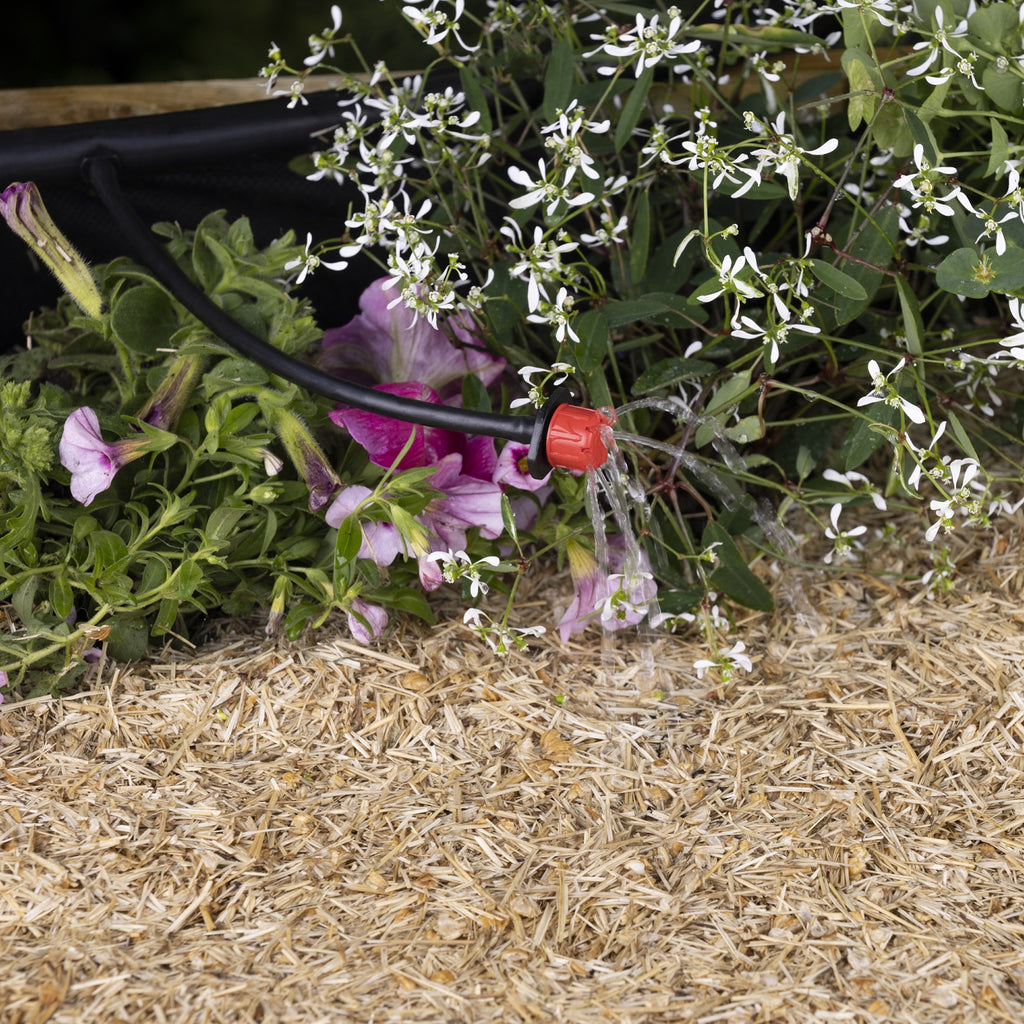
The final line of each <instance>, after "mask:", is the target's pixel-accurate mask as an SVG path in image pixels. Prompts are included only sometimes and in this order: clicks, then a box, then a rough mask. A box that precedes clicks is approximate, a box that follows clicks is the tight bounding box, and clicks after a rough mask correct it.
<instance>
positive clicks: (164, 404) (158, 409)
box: [139, 353, 203, 430]
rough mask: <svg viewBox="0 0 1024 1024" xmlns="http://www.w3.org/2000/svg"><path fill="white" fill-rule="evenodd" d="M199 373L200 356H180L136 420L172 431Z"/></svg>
mask: <svg viewBox="0 0 1024 1024" xmlns="http://www.w3.org/2000/svg"><path fill="white" fill-rule="evenodd" d="M202 370H203V359H202V356H199V355H196V354H194V353H185V354H182V355H179V356H178V358H177V359H175V360H174V362H173V363H172V364H171V368H170V370H168V371H167V376H166V377H165V378H164V379H163V382H162V383H161V385H160V387H158V388H157V389H156V391H154V392H153V394H152V395H151V396H150V399H149V401H148V402H147V403H146V404H145V405H144V406H143V407H142V409H141V410H140V411H139V419H140V420H145V421H146V422H147V423H148V424H149V425H150V426H151V427H156V428H157V429H158V430H174V428H175V426H176V425H177V423H178V419H179V418H180V416H181V414H182V412H183V410H184V408H185V406H186V404H187V403H188V399H189V396H190V395H191V394H192V389H193V388H194V387H195V385H196V382H197V381H198V380H199V375H200V374H201V373H202Z"/></svg>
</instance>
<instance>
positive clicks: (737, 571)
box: [701, 523, 775, 612]
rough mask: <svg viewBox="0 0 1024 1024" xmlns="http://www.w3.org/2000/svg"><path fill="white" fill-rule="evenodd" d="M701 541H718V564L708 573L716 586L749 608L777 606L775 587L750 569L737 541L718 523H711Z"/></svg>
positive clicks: (706, 543) (712, 542) (766, 608)
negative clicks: (761, 579) (773, 596)
mask: <svg viewBox="0 0 1024 1024" xmlns="http://www.w3.org/2000/svg"><path fill="white" fill-rule="evenodd" d="M701 543H702V544H703V546H704V547H705V548H707V547H709V546H710V545H712V544H716V545H717V547H716V548H715V556H716V557H717V559H718V566H717V567H716V568H715V570H714V572H712V573H711V574H710V575H709V577H708V579H709V581H710V583H711V585H712V586H713V587H714V588H715V589H716V590H720V591H721V592H722V593H723V594H725V595H726V596H727V597H729V598H731V599H732V600H733V601H735V602H736V603H737V604H741V605H743V606H744V607H745V608H753V609H755V610H756V611H760V612H770V611H771V610H772V608H774V607H775V602H774V601H773V600H772V595H771V591H769V589H768V588H767V587H766V586H765V585H764V584H763V583H762V582H761V581H760V580H759V579H758V578H757V577H756V576H755V575H754V574H753V573H752V572H751V571H750V566H748V565H747V563H746V560H745V559H744V557H743V555H742V554H741V553H740V549H739V548H738V547H736V543H735V541H733V539H732V537H730V536H729V534H728V533H727V532H726V531H725V530H724V529H722V527H721V526H719V525H718V523H708V525H707V526H706V527H705V528H704V536H703V539H702V541H701Z"/></svg>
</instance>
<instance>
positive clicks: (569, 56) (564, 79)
mask: <svg viewBox="0 0 1024 1024" xmlns="http://www.w3.org/2000/svg"><path fill="white" fill-rule="evenodd" d="M575 68H576V59H575V54H574V53H573V49H572V44H571V43H570V42H569V40H568V39H556V40H555V42H554V45H552V47H551V52H550V53H549V54H548V64H547V67H546V68H545V69H544V103H543V105H542V106H541V112H542V113H543V115H544V120H545V121H546V122H547V123H548V124H551V123H553V122H554V120H555V118H556V117H557V116H558V111H559V110H565V108H566V107H567V106H568V105H569V100H570V99H571V98H572V80H573V73H574V71H575ZM467 98H468V97H467Z"/></svg>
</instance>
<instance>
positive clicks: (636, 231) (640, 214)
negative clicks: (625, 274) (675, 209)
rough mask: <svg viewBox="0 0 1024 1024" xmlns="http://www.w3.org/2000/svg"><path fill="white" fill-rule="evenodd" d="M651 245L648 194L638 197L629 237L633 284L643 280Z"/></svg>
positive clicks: (630, 267) (630, 271)
mask: <svg viewBox="0 0 1024 1024" xmlns="http://www.w3.org/2000/svg"><path fill="white" fill-rule="evenodd" d="M650 245H651V201H650V199H649V198H648V196H647V193H646V192H641V193H640V195H639V196H638V197H637V201H636V209H635V210H634V211H633V217H632V232H631V234H630V237H629V277H630V280H631V281H632V282H633V284H636V283H637V282H638V281H641V280H643V277H644V273H645V272H646V270H647V254H648V252H649V250H650Z"/></svg>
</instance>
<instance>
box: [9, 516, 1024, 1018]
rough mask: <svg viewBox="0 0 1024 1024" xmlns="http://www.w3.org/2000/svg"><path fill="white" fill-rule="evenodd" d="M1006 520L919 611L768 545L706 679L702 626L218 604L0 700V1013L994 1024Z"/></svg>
mask: <svg viewBox="0 0 1024 1024" xmlns="http://www.w3.org/2000/svg"><path fill="white" fill-rule="evenodd" d="M897 526H898V528H899V533H898V535H899V536H911V535H917V536H919V535H920V528H919V526H918V525H917V524H916V522H915V523H910V522H909V521H908V522H906V523H902V524H900V523H897ZM1022 536H1024V521H1022V519H1021V517H1020V516H1017V517H1014V518H1012V519H1009V520H1003V521H1001V522H1000V523H999V524H998V525H997V527H996V528H995V529H993V530H991V531H988V532H981V533H974V534H968V533H964V535H963V536H961V535H960V534H954V535H953V536H951V537H950V538H948V541H947V543H948V544H949V545H950V547H951V551H952V557H953V558H954V559H955V560H956V561H957V562H958V563H959V564H960V565H961V566H962V571H961V576H960V578H959V580H958V583H957V589H956V591H955V592H954V593H953V594H952V595H949V596H947V597H943V598H938V599H935V600H931V599H928V598H927V597H925V595H924V593H923V591H922V590H921V588H920V587H919V586H918V585H917V584H916V583H915V584H913V585H908V586H906V588H905V589H904V586H903V585H901V584H900V583H899V582H896V581H894V580H895V579H896V578H895V577H893V576H882V575H880V574H879V573H877V572H873V573H872V572H864V571H860V570H856V569H850V568H847V569H845V570H844V571H842V572H838V573H832V574H830V575H823V574H821V573H819V572H810V571H803V570H800V569H796V568H783V569H781V570H778V571H776V570H774V569H773V568H772V567H771V566H769V565H762V566H761V567H760V569H759V571H762V573H763V575H764V578H765V579H766V581H767V582H769V583H770V584H771V585H772V587H773V590H774V593H775V595H776V599H777V604H778V608H777V611H776V612H774V613H773V614H770V615H768V614H761V615H753V614H752V615H750V616H749V617H748V618H747V619H746V620H745V621H743V622H742V623H740V629H739V633H738V635H739V636H741V637H742V638H743V639H744V641H745V642H746V644H747V647H748V650H749V652H750V653H751V655H752V656H753V659H754V669H753V671H752V672H751V673H749V674H741V673H737V675H736V677H735V678H734V680H733V681H732V682H731V683H729V684H728V685H726V686H719V684H718V681H717V680H715V679H711V680H710V682H709V677H706V678H705V679H704V680H703V681H698V680H697V679H696V676H695V673H694V671H693V668H692V666H693V662H694V661H695V660H696V659H698V658H701V657H704V656H706V654H707V651H706V648H705V647H704V646H703V645H702V643H701V642H700V641H699V639H697V638H696V637H684V636H673V635H667V636H659V637H657V638H654V639H651V638H645V637H643V636H639V635H637V634H631V635H630V636H628V637H627V636H624V635H620V636H618V637H616V638H615V639H614V640H613V641H610V642H608V643H602V641H601V639H599V638H598V637H597V635H596V634H595V633H588V634H586V635H584V637H582V638H580V639H577V640H576V641H575V642H574V643H572V644H569V645H565V646H563V645H561V644H559V643H558V641H557V639H556V638H554V637H551V638H550V639H548V638H545V639H544V640H542V641H539V642H537V643H535V644H533V645H532V647H531V649H530V650H529V651H527V652H526V653H524V654H513V655H511V656H509V657H507V658H500V657H497V656H493V655H491V653H490V652H489V651H488V650H487V649H486V648H485V647H483V646H482V645H481V644H480V643H479V642H478V641H477V640H476V639H475V638H474V637H472V636H471V635H470V634H469V633H468V632H467V631H466V630H465V629H464V627H462V626H461V625H460V624H458V623H457V622H456V624H453V625H449V626H445V627H441V628H437V629H435V630H432V631H428V630H425V629H421V628H419V627H416V626H414V625H412V624H403V625H399V626H398V627H397V628H396V630H395V632H394V633H393V634H392V635H391V636H389V638H388V640H387V642H386V644H383V645H382V646H381V647H380V648H363V647H360V646H358V645H356V644H353V643H351V642H350V641H349V640H348V639H347V638H346V635H345V634H344V632H343V630H342V629H341V628H340V627H335V626H334V625H329V626H328V627H326V628H324V629H321V630H320V631H319V632H318V633H317V634H316V635H315V636H312V637H309V638H307V639H306V640H304V641H303V642H300V643H295V644H286V643H284V642H282V641H265V642H264V641H262V640H259V639H256V636H257V635H258V633H257V629H258V627H250V628H249V630H248V632H246V631H244V630H243V629H241V627H239V626H238V625H237V624H236V625H235V633H234V635H233V636H229V637H227V638H225V639H221V640H220V641H219V642H218V643H217V644H214V645H213V646H209V647H207V648H205V649H202V650H200V651H199V652H198V654H185V653H182V654H178V653H174V652H170V651H167V652H164V653H163V654H161V655H159V656H157V657H155V658H154V659H153V660H152V661H150V662H148V663H146V664H141V665H137V666H132V667H129V668H125V667H123V666H113V665H111V664H109V663H108V664H107V665H106V667H105V668H104V673H105V675H104V678H103V680H102V685H98V686H97V687H96V689H95V690H93V691H92V692H89V693H85V694H82V695H79V696H77V697H74V698H71V699H67V700H64V701H60V702H56V701H51V700H37V701H31V702H26V703H23V704H20V705H13V706H12V705H8V706H5V708H4V709H3V712H2V714H0V771H2V773H3V784H2V788H0V843H2V856H0V962H2V963H3V965H4V968H3V975H4V977H3V981H2V984H0V1019H2V1020H3V1021H5V1022H8V1024H29V1022H41V1021H53V1022H78V1021H83V1020H97V1021H122V1022H136V1021H140V1022H141V1021H160V1022H182V1024H184V1022H189V1024H194V1022H211V1024H212V1022H221V1021H223V1022H231V1024H239V1022H243V1024H244V1022H250V1021H253V1022H254V1021H271V1020H272V1021H282V1022H291V1021H296V1022H303V1024H311V1022H319V1021H322V1022H336V1021H341V1020H344V1021H356V1022H371V1021H374V1022H377V1021H380V1022H383V1021H387V1022H398V1024H404V1022H413V1021H422V1022H430V1024H436V1022H442V1021H445V1022H447V1021H459V1022H476V1021H495V1022H498V1021H501V1022H507V1021H522V1022H531V1024H533V1022H547V1021H568V1022H580V1024H595V1022H604V1021H607V1022H615V1024H646V1022H652V1024H653V1022H672V1021H695V1022H701V1024H710V1022H712V1021H764V1022H796V1021H815V1022H818V1021H855V1022H858V1021H881V1020H886V1021H908V1022H914V1024H929V1022H933V1021H942V1022H947V1021H1017V1020H1020V1019H1022V1017H1024V920H1022V916H1021V914H1022V908H1024V874H1022V872H1024V671H1022V663H1024V637H1022V622H1024V602H1022V590H1024V567H1022V565H1021V558H1020V554H1019V552H1020V551H1021V549H1022ZM811 548H814V545H813V544H810V545H808V550H805V551H804V552H802V553H803V554H804V555H805V556H806V557H807V558H808V559H809V560H810V559H813V558H814V557H817V556H818V555H820V552H818V551H817V549H816V548H814V550H810V549H811ZM873 557H875V558H877V560H878V564H879V565H882V564H884V565H885V566H886V567H887V568H889V569H895V570H897V571H901V572H903V573H904V574H906V575H907V577H910V576H913V575H914V574H916V575H917V576H920V574H921V572H923V571H924V568H926V566H924V565H920V564H918V562H919V561H920V557H921V556H920V555H919V554H917V555H915V553H914V552H913V551H911V550H910V545H909V543H908V544H907V545H906V546H905V547H900V546H898V545H897V546H895V547H892V546H890V547H886V548H884V549H882V550H880V551H879V552H878V553H877V554H876V555H874V556H873ZM869 568H871V567H870V566H869ZM533 587H534V590H533V594H532V596H533V598H534V600H535V601H536V602H537V604H536V605H535V606H534V607H535V608H536V609H537V614H538V615H539V614H541V613H542V612H543V613H544V614H545V617H550V615H551V611H552V605H554V606H556V607H555V608H554V611H555V612H557V610H558V609H557V606H558V605H559V603H561V604H562V605H563V606H564V603H565V601H566V599H567V597H568V595H567V594H566V593H565V583H564V581H562V580H560V579H551V578H550V577H549V578H546V579H539V580H536V581H534V583H533ZM521 610H522V606H519V607H517V614H518V613H520V612H521ZM563 695H564V700H559V699H558V698H560V697H561V696H563Z"/></svg>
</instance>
